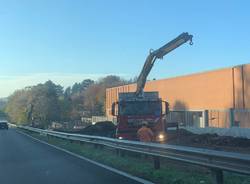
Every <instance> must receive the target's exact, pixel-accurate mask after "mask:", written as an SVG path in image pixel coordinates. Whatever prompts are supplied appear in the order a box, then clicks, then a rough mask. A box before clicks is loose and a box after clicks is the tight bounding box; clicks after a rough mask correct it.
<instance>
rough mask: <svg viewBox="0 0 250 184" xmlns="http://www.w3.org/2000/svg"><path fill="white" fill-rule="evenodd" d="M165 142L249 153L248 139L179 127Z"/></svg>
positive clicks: (249, 142)
mask: <svg viewBox="0 0 250 184" xmlns="http://www.w3.org/2000/svg"><path fill="white" fill-rule="evenodd" d="M175 134H176V132H175ZM166 143H168V144H176V145H183V146H194V147H201V148H209V149H216V150H226V151H239V152H246V153H250V139H246V138H236V137H230V136H219V135H217V134H201V135H198V134H193V133H191V132H189V131H187V130H184V129H180V130H179V133H178V134H177V135H176V136H175V137H174V138H173V139H169V140H167V141H166Z"/></svg>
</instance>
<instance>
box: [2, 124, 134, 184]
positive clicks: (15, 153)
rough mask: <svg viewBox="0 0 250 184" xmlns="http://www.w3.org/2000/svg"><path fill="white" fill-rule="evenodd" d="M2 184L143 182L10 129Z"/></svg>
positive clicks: (4, 135) (4, 146) (4, 142)
mask: <svg viewBox="0 0 250 184" xmlns="http://www.w3.org/2000/svg"><path fill="white" fill-rule="evenodd" d="M0 183H2V184H22V183H25V184H34V183H36V184H80V183H81V184H99V183H107V184H111V183H119V184H138V183H139V182H136V181H134V180H132V179H129V178H127V177H125V176H121V175H119V174H116V173H113V172H111V171H109V170H106V169H104V168H102V167H99V166H97V165H94V164H91V163H89V162H87V161H84V160H82V159H79V158H76V157H74V156H71V155H69V154H67V153H65V152H62V151H59V150H57V149H55V148H53V147H51V146H49V145H45V144H42V143H39V142H37V141H35V140H33V139H31V138H29V137H27V136H25V135H22V134H20V133H18V132H16V131H15V130H14V129H9V130H8V131H7V130H0Z"/></svg>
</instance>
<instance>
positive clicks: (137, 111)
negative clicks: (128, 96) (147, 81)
mask: <svg viewBox="0 0 250 184" xmlns="http://www.w3.org/2000/svg"><path fill="white" fill-rule="evenodd" d="M161 109H162V104H161V101H131V102H122V103H120V105H119V114H120V115H127V116H129V115H130V116H136V115H154V116H160V115H161Z"/></svg>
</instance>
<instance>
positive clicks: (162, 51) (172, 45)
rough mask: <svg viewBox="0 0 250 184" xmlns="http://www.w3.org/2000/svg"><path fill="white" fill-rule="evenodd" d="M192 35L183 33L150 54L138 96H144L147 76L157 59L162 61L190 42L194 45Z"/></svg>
mask: <svg viewBox="0 0 250 184" xmlns="http://www.w3.org/2000/svg"><path fill="white" fill-rule="evenodd" d="M192 38H193V36H192V35H189V34H188V33H182V34H180V35H179V36H178V37H177V38H175V39H174V40H172V41H170V42H169V43H167V44H166V45H164V46H162V47H161V48H159V49H157V50H155V51H152V52H150V54H149V55H148V57H147V59H146V61H145V64H144V66H143V68H142V71H141V73H140V75H139V77H138V79H137V88H136V92H135V94H136V96H137V97H142V96H143V89H144V86H145V83H146V81H147V76H148V74H149V72H150V71H151V69H152V67H153V65H154V62H155V60H156V59H162V58H163V56H165V55H166V54H168V53H169V52H171V51H172V50H174V49H176V48H177V47H179V46H181V45H182V44H184V43H186V42H187V41H190V43H189V44H190V45H192V44H193V42H192Z"/></svg>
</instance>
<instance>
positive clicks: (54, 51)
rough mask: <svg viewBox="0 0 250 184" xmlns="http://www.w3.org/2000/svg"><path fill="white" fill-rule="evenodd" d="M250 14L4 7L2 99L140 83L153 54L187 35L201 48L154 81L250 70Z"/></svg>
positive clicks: (98, 5)
mask: <svg viewBox="0 0 250 184" xmlns="http://www.w3.org/2000/svg"><path fill="white" fill-rule="evenodd" d="M249 7H250V1H247V0H245V1H244V0H242V1H230V0H224V1H223V0H222V1H215V0H214V1H212V0H210V1H198V0H196V1H182V0H179V1H178V0H176V1H167V0H162V1H160V0H154V1H153V0H120V1H117V0H106V1H102V0H99V1H97V0H89V1H88V0H35V1H34V0H21V1H20V0H16V1H14V0H6V1H3V0H0V24H1V28H0V40H1V41H0V64H1V65H0V86H1V90H0V97H3V96H8V95H9V94H10V93H12V92H13V91H14V90H15V89H19V88H22V87H24V86H28V85H34V84H36V83H39V82H44V81H46V80H48V79H52V80H53V81H55V82H56V83H59V84H61V85H63V86H68V85H72V84H73V83H74V82H80V81H81V80H83V79H85V78H89V77H91V78H93V79H98V78H100V77H102V76H105V75H108V74H117V75H121V76H123V77H125V78H131V77H134V76H136V75H138V74H139V72H140V70H141V67H142V65H143V63H144V61H145V58H146V56H147V54H148V52H149V49H150V48H153V49H157V48H159V47H160V46H162V45H163V44H165V43H167V42H168V41H170V40H172V39H173V38H175V37H176V36H178V35H179V34H180V33H182V32H189V33H190V34H193V35H194V45H193V46H189V45H188V44H185V45H183V46H182V47H181V48H178V49H177V50H175V51H173V52H172V53H170V54H169V55H167V56H165V57H164V59H163V60H160V61H158V62H157V63H156V64H155V67H154V68H153V70H152V72H151V74H150V76H149V79H152V78H156V79H160V78H167V77H172V76H178V75H183V74H189V73H195V72H201V71H206V70H211V69H217V68H222V67H228V66H233V65H238V64H242V63H249V62H250V44H249V43H250V35H249V33H250V24H249V22H250V11H249ZM3 86H4V87H3Z"/></svg>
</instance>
